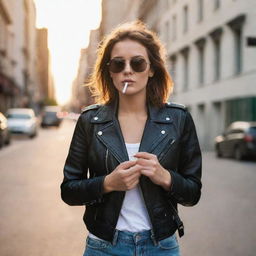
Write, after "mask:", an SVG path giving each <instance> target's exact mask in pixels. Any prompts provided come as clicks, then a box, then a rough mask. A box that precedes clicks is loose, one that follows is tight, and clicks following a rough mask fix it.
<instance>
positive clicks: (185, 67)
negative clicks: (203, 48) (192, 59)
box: [181, 47, 189, 91]
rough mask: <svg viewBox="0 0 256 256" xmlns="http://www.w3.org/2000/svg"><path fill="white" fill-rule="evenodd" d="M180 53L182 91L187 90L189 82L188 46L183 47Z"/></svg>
mask: <svg viewBox="0 0 256 256" xmlns="http://www.w3.org/2000/svg"><path fill="white" fill-rule="evenodd" d="M181 53H182V56H183V91H187V90H188V84H189V79H188V78H189V48H188V47H186V48H184V49H183V50H182V51H181Z"/></svg>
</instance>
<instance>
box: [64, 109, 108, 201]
mask: <svg viewBox="0 0 256 256" xmlns="http://www.w3.org/2000/svg"><path fill="white" fill-rule="evenodd" d="M86 125H87V121H86V115H85V114H81V115H80V117H79V119H78V121H77V124H76V127H75V131H74V134H73V138H72V141H71V144H70V148H69V153H68V156H67V159H66V162H65V166H64V179H63V182H62V184H61V198H62V200H63V201H64V202H65V203H67V204H69V205H93V204H95V203H99V202H101V201H102V196H103V182H104V178H105V176H100V177H95V178H92V179H88V177H87V175H88V153H89V152H88V150H89V148H88V134H86Z"/></svg>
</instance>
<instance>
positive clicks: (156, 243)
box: [151, 229, 158, 246]
mask: <svg viewBox="0 0 256 256" xmlns="http://www.w3.org/2000/svg"><path fill="white" fill-rule="evenodd" d="M151 239H152V241H153V244H154V246H157V245H158V242H157V241H156V239H155V235H154V231H153V230H152V229H151Z"/></svg>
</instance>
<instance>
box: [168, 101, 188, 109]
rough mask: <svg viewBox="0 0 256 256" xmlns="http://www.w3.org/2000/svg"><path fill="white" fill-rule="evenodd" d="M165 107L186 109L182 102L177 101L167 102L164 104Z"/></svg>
mask: <svg viewBox="0 0 256 256" xmlns="http://www.w3.org/2000/svg"><path fill="white" fill-rule="evenodd" d="M165 106H166V107H167V108H176V109H182V110H184V111H185V110H187V107H186V106H185V105H183V104H180V103H177V102H167V103H166V104H165Z"/></svg>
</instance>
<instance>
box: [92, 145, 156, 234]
mask: <svg viewBox="0 0 256 256" xmlns="http://www.w3.org/2000/svg"><path fill="white" fill-rule="evenodd" d="M125 145H126V149H127V153H128V156H129V160H133V159H134V157H133V156H134V155H135V154H136V153H137V152H138V150H139V146H140V143H125ZM151 228H152V225H151V222H150V219H149V216H148V211H147V209H146V205H145V202H144V199H143V195H142V193H141V189H140V186H139V185H137V186H136V187H135V188H133V189H131V190H129V191H126V193H125V198H124V201H123V205H122V208H121V212H120V215H119V218H118V221H117V226H116V229H118V230H122V231H124V230H125V231H130V232H140V231H143V230H149V229H151ZM89 237H91V238H96V239H99V238H98V237H96V236H94V235H93V234H91V233H89Z"/></svg>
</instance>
